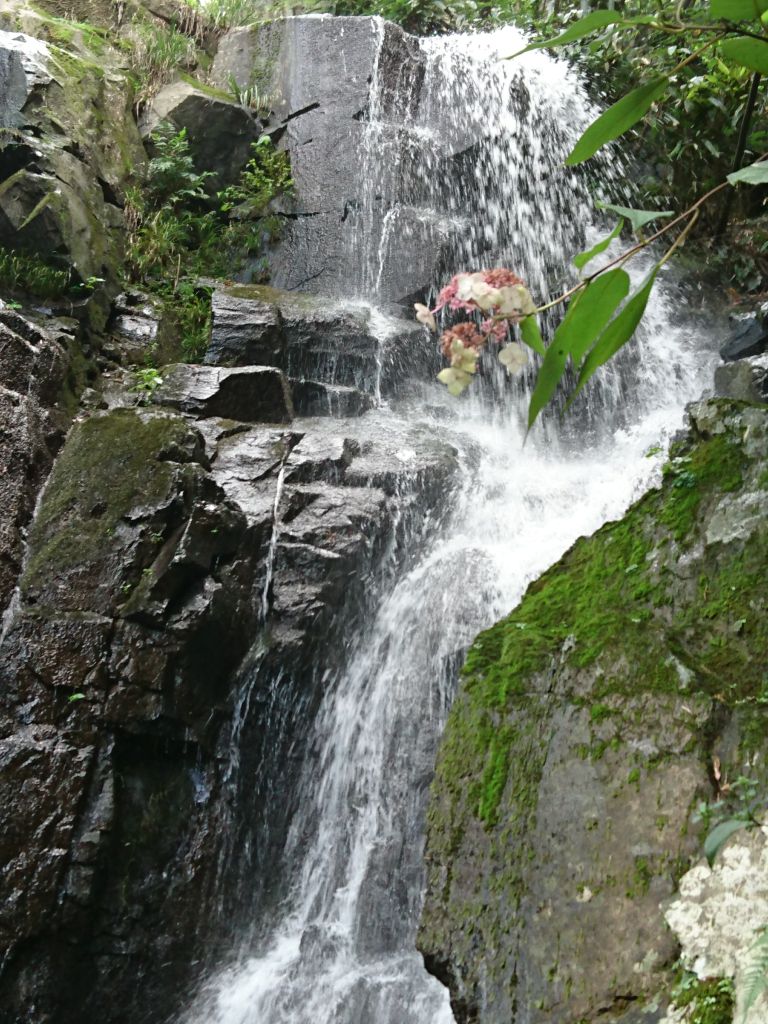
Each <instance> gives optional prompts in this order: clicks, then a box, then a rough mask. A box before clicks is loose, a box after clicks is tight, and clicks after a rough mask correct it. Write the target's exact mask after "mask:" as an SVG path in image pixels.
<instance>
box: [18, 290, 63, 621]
mask: <svg viewBox="0 0 768 1024" xmlns="http://www.w3.org/2000/svg"><path fill="white" fill-rule="evenodd" d="M71 342H72V338H71V336H69V335H68V334H66V333H65V332H64V331H63V330H56V329H55V327H53V328H52V329H46V328H43V327H39V326H38V325H37V324H35V323H33V322H32V321H30V320H27V319H25V318H24V317H23V316H20V315H19V314H18V313H16V312H14V311H12V310H9V309H5V308H4V309H0V434H1V435H2V437H3V443H2V445H1V446H0V609H2V608H5V606H6V605H7V603H8V601H9V600H10V597H11V593H12V591H13V588H14V584H15V582H16V580H17V578H18V575H19V570H20V568H21V559H22V554H23V540H24V536H25V531H26V527H27V524H28V522H29V520H30V518H31V515H32V511H33V509H34V506H35V502H36V500H37V495H38V493H39V491H40V488H41V487H42V485H43V483H44V482H45V479H46V477H47V475H48V472H49V471H50V468H51V465H52V463H53V456H54V454H55V453H56V450H57V449H58V447H59V445H60V444H61V440H62V437H63V431H64V427H65V423H66V419H67V418H66V416H65V414H63V412H61V411H59V410H56V409H53V408H52V407H53V406H54V403H55V402H56V400H57V399H58V398H59V397H60V395H61V393H62V390H63V388H64V384H65V379H66V374H67V369H68V363H69V355H68V349H69V346H70V344H71Z"/></svg>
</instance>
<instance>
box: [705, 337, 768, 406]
mask: <svg viewBox="0 0 768 1024" xmlns="http://www.w3.org/2000/svg"><path fill="white" fill-rule="evenodd" d="M761 344H762V343H761ZM746 347H747V348H754V347H755V346H754V345H751V344H750V345H748V346H746ZM724 358H725V357H724ZM715 394H717V395H720V396H721V397H723V398H736V399H738V400H739V401H742V402H765V401H768V354H766V355H753V356H751V357H746V358H737V357H733V359H732V361H731V362H727V363H725V364H724V365H723V366H718V367H717V368H716V369H715Z"/></svg>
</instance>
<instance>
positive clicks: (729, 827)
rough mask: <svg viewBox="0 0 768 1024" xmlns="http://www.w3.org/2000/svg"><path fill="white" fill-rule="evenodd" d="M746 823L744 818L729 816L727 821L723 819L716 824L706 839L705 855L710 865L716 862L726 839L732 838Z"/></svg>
mask: <svg viewBox="0 0 768 1024" xmlns="http://www.w3.org/2000/svg"><path fill="white" fill-rule="evenodd" d="M746 824H747V823H746V822H745V821H744V819H743V818H728V820H727V821H721V822H720V824H719V825H715V827H714V828H713V829H712V831H711V832H710V833H709V835H708V836H707V838H706V839H705V840H704V856H705V857H706V858H707V860H708V861H709V866H710V867H712V865H713V864H714V861H715V857H716V856H717V854H718V852H719V850H720V847H721V846H722V845H723V844H724V843H725V841H726V840H727V839H730V837H731V836H732V835H733V833H734V832H738V831H739V829H741V828H744V826H745V825H746Z"/></svg>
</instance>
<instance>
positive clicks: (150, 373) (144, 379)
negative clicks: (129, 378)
mask: <svg viewBox="0 0 768 1024" xmlns="http://www.w3.org/2000/svg"><path fill="white" fill-rule="evenodd" d="M133 378H134V382H133V387H132V388H131V390H132V391H137V392H138V393H139V394H140V395H141V396H142V397H147V398H150V397H151V396H152V395H154V393H155V392H156V391H157V389H158V388H159V387H160V386H161V384H162V383H163V378H162V377H161V376H160V371H159V370H157V369H155V367H154V366H145V367H142V368H140V369H137V370H134V371H133Z"/></svg>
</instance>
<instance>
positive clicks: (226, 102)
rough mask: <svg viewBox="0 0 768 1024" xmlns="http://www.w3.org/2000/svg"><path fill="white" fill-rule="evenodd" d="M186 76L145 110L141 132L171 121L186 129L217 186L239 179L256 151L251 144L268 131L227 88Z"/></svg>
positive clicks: (198, 161) (199, 164) (200, 166)
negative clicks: (262, 128)
mask: <svg viewBox="0 0 768 1024" xmlns="http://www.w3.org/2000/svg"><path fill="white" fill-rule="evenodd" d="M228 87H229V83H228V82H225V83H224V86H223V88H222V89H215V88H212V87H211V86H206V85H204V84H203V83H202V82H196V81H194V80H193V79H182V80H179V81H176V82H172V83H171V84H170V85H165V86H163V87H162V88H161V89H160V90H159V91H158V92H157V93H156V94H155V95H154V96H153V97H152V99H151V100H150V101H149V103H148V104H147V107H146V109H145V111H144V113H143V114H142V119H141V126H140V127H141V131H142V135H144V137H145V138H146V137H148V136H149V135H151V133H152V132H153V131H154V130H155V128H156V127H157V126H158V124H160V122H161V121H168V122H170V123H171V124H172V125H174V127H176V128H177V129H182V128H186V130H187V138H188V139H189V150H190V153H191V155H192V159H193V160H194V164H195V168H196V170H197V171H198V173H202V172H204V171H210V172H211V173H212V174H213V177H212V178H211V179H210V180H209V182H208V183H207V185H206V187H207V188H209V189H210V190H211V191H215V190H216V189H221V188H224V187H225V186H227V185H231V184H234V183H235V182H236V181H238V180H239V178H240V173H241V171H242V169H243V167H245V165H246V163H247V162H248V160H249V159H250V156H251V143H253V142H255V141H256V140H257V139H258V138H259V136H260V135H261V134H262V131H261V126H260V124H259V122H258V121H257V120H256V118H255V117H254V115H253V113H252V112H251V111H250V110H248V109H247V108H246V107H244V106H242V105H241V104H239V103H237V102H235V101H234V100H233V97H232V96H231V95H230V94H228V93H226V92H225V91H224V89H226V88H228Z"/></svg>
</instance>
